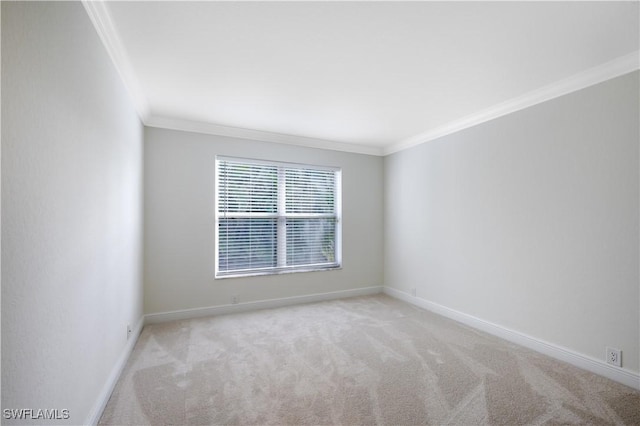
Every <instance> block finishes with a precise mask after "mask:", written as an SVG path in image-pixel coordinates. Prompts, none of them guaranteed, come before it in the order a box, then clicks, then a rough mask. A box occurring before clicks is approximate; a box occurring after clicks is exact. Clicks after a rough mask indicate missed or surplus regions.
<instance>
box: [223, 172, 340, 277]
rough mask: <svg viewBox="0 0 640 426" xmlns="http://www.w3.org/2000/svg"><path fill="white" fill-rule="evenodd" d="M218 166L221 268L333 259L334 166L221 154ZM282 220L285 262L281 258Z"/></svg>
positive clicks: (294, 264)
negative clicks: (292, 164) (248, 159)
mask: <svg viewBox="0 0 640 426" xmlns="http://www.w3.org/2000/svg"><path fill="white" fill-rule="evenodd" d="M217 171H218V173H217V176H216V177H217V194H218V200H217V205H218V215H217V217H218V225H217V226H218V272H219V273H222V274H233V273H237V272H238V271H241V272H246V271H257V270H271V269H273V270H279V269H283V270H284V269H286V268H291V267H297V266H312V265H334V264H335V262H336V249H335V241H336V228H337V216H338V215H337V213H338V212H337V211H336V199H335V197H336V172H335V171H334V170H326V169H318V170H316V169H310V168H302V167H287V166H284V165H280V164H266V163H264V162H260V163H259V164H252V163H250V162H242V161H228V160H219V161H218V169H217ZM279 175H280V176H279ZM279 184H280V185H284V188H282V191H280V192H279V190H278V185H279ZM279 196H283V197H284V199H283V200H282V201H283V203H282V205H283V207H284V209H282V210H284V211H282V210H281V211H278V197H279ZM279 226H280V227H285V229H283V232H284V231H286V232H284V234H283V236H286V244H285V245H284V246H283V245H282V244H280V247H281V248H282V247H284V248H286V253H285V254H286V255H285V256H284V257H283V256H280V259H282V260H281V262H285V259H286V264H278V259H279V256H278V247H279V246H278V235H279V233H278V227H279Z"/></svg>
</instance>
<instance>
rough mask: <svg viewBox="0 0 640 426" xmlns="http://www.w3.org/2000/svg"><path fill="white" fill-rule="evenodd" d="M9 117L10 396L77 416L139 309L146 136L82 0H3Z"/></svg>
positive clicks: (10, 400)
mask: <svg viewBox="0 0 640 426" xmlns="http://www.w3.org/2000/svg"><path fill="white" fill-rule="evenodd" d="M2 124H3V126H2V209H3V210H2V408H32V409H45V408H46V409H59V410H62V409H67V410H69V414H70V418H69V419H68V420H66V421H60V423H72V424H81V423H84V422H85V421H86V420H87V419H88V416H90V415H91V411H92V410H93V408H94V406H95V404H96V402H97V400H98V399H99V396H100V394H101V393H102V392H103V390H104V388H105V383H106V382H107V378H108V376H109V375H110V374H111V372H112V369H113V368H114V365H115V364H116V361H117V359H118V357H119V356H120V355H121V353H122V352H123V349H124V347H125V345H126V341H127V337H126V325H127V324H131V325H132V326H134V325H135V324H136V323H137V322H138V321H139V320H140V319H141V316H142V280H141V272H142V267H141V262H142V259H141V253H142V250H141V243H142V241H141V229H142V225H141V220H142V217H141V215H142V193H141V191H142V188H141V186H142V169H141V167H142V136H143V129H142V126H141V123H140V121H139V120H138V118H137V115H136V113H135V111H134V110H133V109H132V107H131V103H130V99H129V97H128V94H127V93H126V91H125V89H124V86H123V85H122V83H121V80H120V78H119V76H118V74H117V72H116V71H115V68H114V67H113V64H112V63H111V60H110V59H109V57H108V55H107V53H106V51H105V49H104V47H103V45H102V43H101V42H100V40H99V38H98V36H97V34H96V31H95V29H94V28H93V26H92V24H91V22H90V20H89V18H88V16H87V14H86V12H85V10H84V8H83V6H82V4H81V3H79V2H78V3H76V2H52V3H46V2H43V3H30V2H2ZM3 423H5V420H4V419H3ZM8 423H10V422H8ZM21 423H22V424H31V423H33V422H32V421H26V422H25V421H22V422H21ZM43 423H47V424H50V423H52V421H48V420H47V421H43Z"/></svg>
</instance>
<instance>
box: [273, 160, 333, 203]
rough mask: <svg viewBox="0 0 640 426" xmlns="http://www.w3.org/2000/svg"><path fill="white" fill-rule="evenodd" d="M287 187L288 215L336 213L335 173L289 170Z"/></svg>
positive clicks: (286, 172) (287, 172)
mask: <svg viewBox="0 0 640 426" xmlns="http://www.w3.org/2000/svg"><path fill="white" fill-rule="evenodd" d="M285 186H286V194H285V197H286V202H285V204H286V212H287V213H333V212H335V201H334V198H335V194H334V193H335V172H333V171H331V170H312V169H288V170H286V171H285Z"/></svg>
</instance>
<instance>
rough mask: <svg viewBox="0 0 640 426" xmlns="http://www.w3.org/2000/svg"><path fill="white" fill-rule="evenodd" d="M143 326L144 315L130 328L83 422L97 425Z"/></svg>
mask: <svg viewBox="0 0 640 426" xmlns="http://www.w3.org/2000/svg"><path fill="white" fill-rule="evenodd" d="M143 326H144V316H143V317H142V318H140V320H139V321H138V323H137V324H136V325H135V327H134V328H133V330H131V336H130V337H129V341H128V342H127V345H126V346H125V347H124V349H123V350H122V353H121V354H120V356H119V357H118V360H117V361H116V363H115V365H114V366H113V369H112V370H111V373H110V374H109V377H108V378H107V381H106V382H105V384H104V386H103V388H102V392H100V395H99V397H98V399H97V401H96V403H95V405H94V406H93V409H92V410H91V412H90V413H89V416H88V417H87V420H86V421H85V422H84V424H85V425H97V424H98V422H99V421H100V417H101V416H102V412H103V411H104V409H105V407H106V406H107V402H109V398H110V397H111V393H112V392H113V389H114V388H115V386H116V383H118V379H119V378H120V374H121V373H122V370H123V369H124V366H125V365H126V364H127V360H128V359H129V355H131V352H132V351H133V347H134V346H135V345H136V342H137V341H138V337H140V333H141V332H142V327H143Z"/></svg>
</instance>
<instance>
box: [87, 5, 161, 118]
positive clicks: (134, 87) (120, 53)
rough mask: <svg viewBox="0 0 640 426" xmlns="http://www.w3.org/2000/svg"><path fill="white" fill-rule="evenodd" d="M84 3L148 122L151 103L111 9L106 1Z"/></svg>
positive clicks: (103, 42)
mask: <svg viewBox="0 0 640 426" xmlns="http://www.w3.org/2000/svg"><path fill="white" fill-rule="evenodd" d="M82 5H83V6H84V9H85V10H86V11H87V14H88V15H89V18H90V19H91V22H92V23H93V26H94V28H95V29H96V31H97V33H98V36H100V40H102V44H104V47H105V48H106V49H107V52H108V53H109V56H110V57H111V61H112V62H113V65H114V66H115V67H116V70H117V71H118V74H120V78H122V81H123V82H124V85H125V87H126V88H127V91H128V92H129V95H130V96H131V99H132V101H133V105H134V107H135V109H136V111H137V112H138V116H139V117H140V120H142V122H143V123H144V122H146V119H147V118H148V117H149V103H148V102H147V99H146V97H145V96H144V94H143V92H142V87H141V85H140V82H139V81H138V78H137V77H136V74H135V72H134V71H133V67H132V65H131V62H130V61H129V57H128V56H127V53H126V50H125V49H124V47H123V45H122V42H121V41H120V37H119V36H118V32H117V31H116V29H115V26H114V25H113V21H112V20H111V15H109V11H108V10H107V7H106V2H104V1H95V0H93V1H89V0H82Z"/></svg>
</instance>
